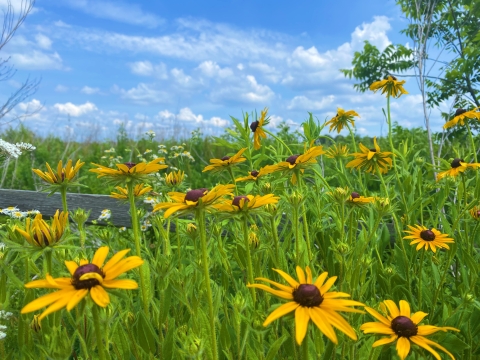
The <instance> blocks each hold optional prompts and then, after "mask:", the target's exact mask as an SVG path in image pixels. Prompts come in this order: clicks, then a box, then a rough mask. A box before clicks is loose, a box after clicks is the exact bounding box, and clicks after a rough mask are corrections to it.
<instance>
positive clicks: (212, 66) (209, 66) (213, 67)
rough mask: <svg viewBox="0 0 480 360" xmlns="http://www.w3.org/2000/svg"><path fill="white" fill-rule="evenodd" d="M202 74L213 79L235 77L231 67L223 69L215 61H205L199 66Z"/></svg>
mask: <svg viewBox="0 0 480 360" xmlns="http://www.w3.org/2000/svg"><path fill="white" fill-rule="evenodd" d="M197 69H199V70H200V72H201V73H202V74H203V75H205V76H207V77H211V78H227V77H230V76H232V75H233V71H232V69H230V68H229V67H225V68H223V69H222V68H221V67H220V66H219V65H218V64H217V63H216V62H215V61H211V60H208V61H204V62H202V63H201V64H200V65H198V68H197Z"/></svg>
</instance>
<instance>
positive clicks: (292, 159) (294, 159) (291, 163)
mask: <svg viewBox="0 0 480 360" xmlns="http://www.w3.org/2000/svg"><path fill="white" fill-rule="evenodd" d="M299 156H300V154H297V155H291V156H289V157H288V158H287V160H285V161H286V162H288V163H290V165H294V164H295V161H297V158H298V157H299Z"/></svg>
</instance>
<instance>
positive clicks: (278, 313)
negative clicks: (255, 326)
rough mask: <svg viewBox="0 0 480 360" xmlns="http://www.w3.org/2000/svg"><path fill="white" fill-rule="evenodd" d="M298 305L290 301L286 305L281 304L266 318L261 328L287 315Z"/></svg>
mask: <svg viewBox="0 0 480 360" xmlns="http://www.w3.org/2000/svg"><path fill="white" fill-rule="evenodd" d="M299 306H300V304H298V303H296V302H294V301H290V302H288V303H286V304H283V305H281V306H279V307H278V308H276V309H275V310H274V311H273V312H272V313H271V314H270V315H268V317H267V318H266V319H265V321H264V323H263V326H268V325H269V324H270V323H271V322H272V321H275V320H277V319H278V318H280V317H282V316H284V315H287V314H288V313H290V312H292V311H293V310H295V309H296V308H298V307H299Z"/></svg>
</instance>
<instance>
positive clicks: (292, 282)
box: [273, 269, 300, 289]
mask: <svg viewBox="0 0 480 360" xmlns="http://www.w3.org/2000/svg"><path fill="white" fill-rule="evenodd" d="M273 270H274V271H276V272H277V273H279V274H280V275H281V276H282V277H283V278H284V279H285V281H286V282H288V283H289V284H290V286H291V287H293V288H295V289H296V288H297V287H298V286H299V285H300V284H299V283H298V282H297V281H296V280H295V279H293V278H292V277H291V276H290V275H288V274H287V273H286V272H283V271H282V270H279V269H273Z"/></svg>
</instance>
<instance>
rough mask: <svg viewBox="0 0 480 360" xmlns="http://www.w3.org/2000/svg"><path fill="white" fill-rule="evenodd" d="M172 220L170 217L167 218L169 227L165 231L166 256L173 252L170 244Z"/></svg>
mask: <svg viewBox="0 0 480 360" xmlns="http://www.w3.org/2000/svg"><path fill="white" fill-rule="evenodd" d="M171 223H172V221H171V219H170V218H168V219H167V229H166V231H165V239H164V241H163V254H164V255H165V256H170V255H171V254H172V248H171V246H170V225H171Z"/></svg>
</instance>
